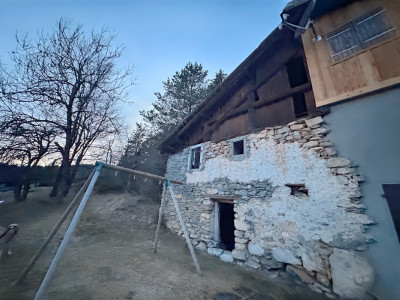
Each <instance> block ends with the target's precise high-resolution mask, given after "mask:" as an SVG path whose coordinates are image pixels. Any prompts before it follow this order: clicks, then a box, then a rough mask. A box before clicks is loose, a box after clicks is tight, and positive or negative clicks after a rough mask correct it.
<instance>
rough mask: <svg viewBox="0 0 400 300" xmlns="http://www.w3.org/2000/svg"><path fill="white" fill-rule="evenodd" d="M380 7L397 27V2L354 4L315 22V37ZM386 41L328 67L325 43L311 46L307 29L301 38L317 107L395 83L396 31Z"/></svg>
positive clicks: (399, 60)
mask: <svg viewBox="0 0 400 300" xmlns="http://www.w3.org/2000/svg"><path fill="white" fill-rule="evenodd" d="M378 7H383V8H384V9H386V13H387V16H388V17H389V18H390V22H391V24H392V25H393V26H395V27H399V25H400V1H394V0H382V1H378V0H365V1H356V2H353V3H352V4H349V5H348V6H346V7H343V8H341V9H338V10H336V11H334V12H331V13H329V14H326V15H324V16H322V17H320V18H319V19H317V20H315V22H314V26H315V28H316V31H317V33H318V34H321V35H322V36H326V34H327V33H329V32H331V31H333V30H335V29H336V28H337V27H340V26H342V25H344V24H346V23H348V22H351V21H353V20H355V19H356V18H357V17H360V16H362V15H364V14H365V13H367V12H369V11H371V10H373V9H376V8H378ZM395 33H396V34H397V36H396V38H392V40H388V41H386V42H383V43H381V44H378V45H376V46H372V47H371V48H369V49H365V50H363V51H362V52H360V53H357V54H355V55H354V56H352V57H350V58H348V59H345V60H343V61H341V62H339V63H336V64H332V62H331V59H330V48H329V45H328V42H327V41H326V40H322V41H320V42H312V37H313V36H312V33H311V30H310V29H309V30H308V31H307V32H306V34H304V35H303V36H302V40H303V45H304V50H305V56H306V59H307V64H308V69H309V72H310V77H311V83H312V86H313V91H314V97H315V103H316V106H317V107H320V106H323V105H326V104H330V103H334V102H336V101H341V100H344V99H346V98H351V97H356V96H359V95H361V94H364V93H370V92H373V91H374V90H378V89H382V88H386V87H390V86H392V85H394V84H397V83H398V77H399V76H400V30H399V29H398V28H397V29H396V31H395Z"/></svg>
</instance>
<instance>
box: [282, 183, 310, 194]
mask: <svg viewBox="0 0 400 300" xmlns="http://www.w3.org/2000/svg"><path fill="white" fill-rule="evenodd" d="M285 185H286V186H287V187H290V189H291V192H290V195H294V196H301V195H307V196H308V189H307V188H306V186H305V185H304V184H302V183H298V184H291V183H288V184H285Z"/></svg>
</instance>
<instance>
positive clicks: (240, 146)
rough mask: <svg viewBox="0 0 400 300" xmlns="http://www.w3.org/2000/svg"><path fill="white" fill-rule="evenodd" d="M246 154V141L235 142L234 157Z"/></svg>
mask: <svg viewBox="0 0 400 300" xmlns="http://www.w3.org/2000/svg"><path fill="white" fill-rule="evenodd" d="M240 154H244V141H243V140H240V141H236V142H233V155H240Z"/></svg>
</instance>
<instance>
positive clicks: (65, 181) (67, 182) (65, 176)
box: [58, 162, 71, 199]
mask: <svg viewBox="0 0 400 300" xmlns="http://www.w3.org/2000/svg"><path fill="white" fill-rule="evenodd" d="M70 187H71V164H70V163H69V162H68V165H66V166H64V168H63V172H62V179H61V184H60V191H59V194H58V196H59V198H60V199H62V198H63V197H65V196H67V195H68V191H69V188H70Z"/></svg>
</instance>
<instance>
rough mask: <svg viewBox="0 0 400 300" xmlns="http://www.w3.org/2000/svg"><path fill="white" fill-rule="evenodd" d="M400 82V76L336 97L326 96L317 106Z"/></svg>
mask: <svg viewBox="0 0 400 300" xmlns="http://www.w3.org/2000/svg"><path fill="white" fill-rule="evenodd" d="M398 84H400V76H398V77H395V78H390V79H387V80H384V81H381V82H375V83H374V84H373V85H368V86H366V87H363V88H360V89H357V90H354V91H351V92H349V93H344V94H340V95H336V96H334V97H330V98H326V99H323V100H322V101H319V102H318V104H317V107H320V106H323V105H327V104H331V103H335V102H338V101H342V100H348V99H351V98H354V97H357V96H360V95H363V94H368V93H372V92H375V91H379V90H380V89H384V88H388V87H391V86H394V85H398Z"/></svg>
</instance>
